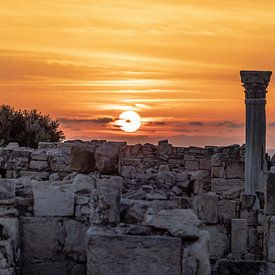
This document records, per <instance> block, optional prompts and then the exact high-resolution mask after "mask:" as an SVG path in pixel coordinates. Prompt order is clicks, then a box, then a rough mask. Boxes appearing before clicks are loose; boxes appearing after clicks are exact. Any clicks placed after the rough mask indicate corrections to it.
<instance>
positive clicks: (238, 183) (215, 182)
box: [211, 178, 244, 194]
mask: <svg viewBox="0 0 275 275" xmlns="http://www.w3.org/2000/svg"><path fill="white" fill-rule="evenodd" d="M232 188H244V181H242V180H240V179H219V178H217V179H212V180H211V190H212V191H213V192H215V193H217V194H222V193H224V192H226V191H229V190H230V189H232Z"/></svg>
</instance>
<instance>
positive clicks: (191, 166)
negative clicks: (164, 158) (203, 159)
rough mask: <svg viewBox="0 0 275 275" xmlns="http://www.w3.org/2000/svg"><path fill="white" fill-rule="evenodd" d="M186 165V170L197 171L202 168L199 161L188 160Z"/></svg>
mask: <svg viewBox="0 0 275 275" xmlns="http://www.w3.org/2000/svg"><path fill="white" fill-rule="evenodd" d="M184 167H185V169H186V170H193V171H197V170H199V168H200V164H199V162H198V161H193V160H187V161H185V163H184Z"/></svg>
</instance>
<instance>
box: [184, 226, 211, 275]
mask: <svg viewBox="0 0 275 275" xmlns="http://www.w3.org/2000/svg"><path fill="white" fill-rule="evenodd" d="M209 242H210V235H209V233H208V232H207V231H201V232H200V236H199V239H198V240H197V241H196V242H194V243H193V244H192V245H190V247H189V254H190V256H193V257H194V258H195V259H196V260H197V263H198V266H197V275H210V274H211V265H210V255H209Z"/></svg>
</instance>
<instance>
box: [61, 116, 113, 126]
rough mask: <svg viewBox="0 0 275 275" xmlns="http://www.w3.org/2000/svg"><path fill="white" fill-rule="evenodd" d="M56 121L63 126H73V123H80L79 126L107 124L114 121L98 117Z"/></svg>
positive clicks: (109, 118)
mask: <svg viewBox="0 0 275 275" xmlns="http://www.w3.org/2000/svg"><path fill="white" fill-rule="evenodd" d="M58 121H59V122H60V123H63V124H75V123H81V124H87V123H88V124H89V123H94V124H102V125H105V124H108V123H110V122H113V121H115V120H114V119H113V118H111V117H99V118H95V119H68V118H59V119H58Z"/></svg>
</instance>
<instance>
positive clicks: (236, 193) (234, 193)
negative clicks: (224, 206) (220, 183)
mask: <svg viewBox="0 0 275 275" xmlns="http://www.w3.org/2000/svg"><path fill="white" fill-rule="evenodd" d="M243 192H244V188H240V187H235V188H232V189H230V190H228V191H225V192H223V193H222V195H221V197H222V198H223V199H227V200H232V199H236V198H239V197H240V196H241V194H242V193H243Z"/></svg>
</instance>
